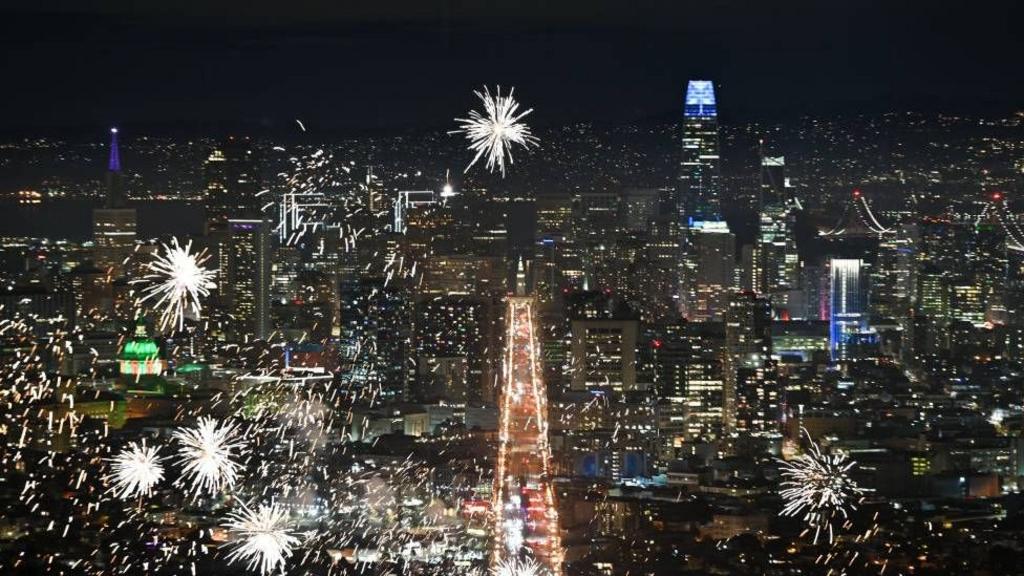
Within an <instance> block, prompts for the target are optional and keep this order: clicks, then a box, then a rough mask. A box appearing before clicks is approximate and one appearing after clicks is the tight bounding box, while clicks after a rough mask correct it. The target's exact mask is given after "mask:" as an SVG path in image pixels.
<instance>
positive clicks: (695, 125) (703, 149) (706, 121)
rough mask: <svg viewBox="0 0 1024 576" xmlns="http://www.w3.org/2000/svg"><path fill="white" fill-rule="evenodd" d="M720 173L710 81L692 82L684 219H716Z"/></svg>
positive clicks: (682, 178)
mask: <svg viewBox="0 0 1024 576" xmlns="http://www.w3.org/2000/svg"><path fill="white" fill-rule="evenodd" d="M720 176H721V174H720V169H719V158H718V108H717V103H716V101H715V87H714V84H713V83H712V82H711V81H710V80H690V82H689V84H687V86H686V101H685V104H684V105H683V154H682V160H681V161H680V171H679V202H680V203H681V205H682V208H683V214H684V216H685V217H687V218H689V217H693V218H695V219H699V220H707V219H717V218H718V217H719V215H720V212H721V206H720V199H719V185H720Z"/></svg>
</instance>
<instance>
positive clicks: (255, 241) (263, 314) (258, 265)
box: [226, 219, 271, 340]
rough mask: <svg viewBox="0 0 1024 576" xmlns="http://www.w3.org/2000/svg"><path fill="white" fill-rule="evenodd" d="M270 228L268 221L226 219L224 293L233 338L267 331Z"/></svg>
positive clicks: (264, 333)
mask: <svg viewBox="0 0 1024 576" xmlns="http://www.w3.org/2000/svg"><path fill="white" fill-rule="evenodd" d="M270 227H271V225H270V222H269V221H267V220H245V219H237V220H236V219H230V220H228V234H229V236H228V246H227V262H228V273H227V290H226V292H227V297H228V301H229V302H230V309H231V315H232V317H233V318H232V323H233V325H232V329H231V333H232V334H233V335H234V338H235V339H236V340H244V339H246V338H266V337H267V334H268V332H269V328H270V267H271V253H270Z"/></svg>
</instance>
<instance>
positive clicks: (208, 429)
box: [174, 416, 244, 495]
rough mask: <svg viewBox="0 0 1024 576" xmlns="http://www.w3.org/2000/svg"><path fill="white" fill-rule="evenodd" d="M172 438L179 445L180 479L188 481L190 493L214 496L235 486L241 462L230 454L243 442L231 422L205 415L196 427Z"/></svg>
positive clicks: (234, 452)
mask: <svg viewBox="0 0 1024 576" xmlns="http://www.w3.org/2000/svg"><path fill="white" fill-rule="evenodd" d="M174 438H175V439H176V440H177V441H178V442H179V443H180V444H181V448H180V449H179V451H178V456H179V462H180V463H181V464H183V465H184V466H183V468H182V471H181V473H182V481H189V482H191V485H190V487H189V492H191V493H193V494H200V493H203V492H205V493H208V494H210V495H213V494H217V493H218V492H220V491H221V490H224V489H230V488H231V487H233V486H234V485H235V481H236V480H237V478H238V472H239V470H240V469H241V465H240V464H238V463H237V462H235V461H234V460H233V459H232V457H233V456H235V454H236V453H237V452H238V451H240V450H241V449H242V447H243V446H244V445H243V444H242V442H241V441H240V439H239V437H238V432H237V430H236V428H235V426H234V425H231V424H223V425H222V424H220V423H218V422H217V420H215V419H213V418H210V417H208V416H204V417H202V418H200V419H199V422H198V423H197V424H196V426H195V428H185V429H183V430H177V431H175V432H174Z"/></svg>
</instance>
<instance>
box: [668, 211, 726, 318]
mask: <svg viewBox="0 0 1024 576" xmlns="http://www.w3.org/2000/svg"><path fill="white" fill-rule="evenodd" d="M688 224H689V225H688V226H687V246H686V257H685V258H684V259H683V270H682V286H683V293H682V295H681V299H682V301H683V313H684V315H685V317H686V318H687V319H688V320H691V321H695V322H707V321H711V320H721V319H722V314H723V312H724V311H725V308H726V305H727V299H728V295H729V292H730V291H731V290H732V288H733V284H734V269H735V261H736V236H735V235H734V234H733V233H732V232H730V231H729V225H728V224H726V223H725V222H724V221H713V220H708V221H703V220H691V221H690V222H689V223H688Z"/></svg>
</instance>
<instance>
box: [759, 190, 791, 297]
mask: <svg viewBox="0 0 1024 576" xmlns="http://www.w3.org/2000/svg"><path fill="white" fill-rule="evenodd" d="M795 222H796V217H795V215H794V214H793V211H792V209H791V208H790V207H789V206H786V205H772V206H765V207H764V208H763V209H762V210H761V216H760V219H759V222H758V234H757V244H756V245H755V246H754V252H753V262H752V278H751V281H752V283H753V285H754V290H755V291H756V292H758V293H759V294H768V295H776V294H779V295H781V293H784V292H788V291H791V290H795V289H796V288H797V282H798V280H799V269H800V256H799V254H798V253H797V248H796V238H795V237H794V234H793V226H794V224H795ZM776 305H777V306H780V307H785V303H784V302H776Z"/></svg>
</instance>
